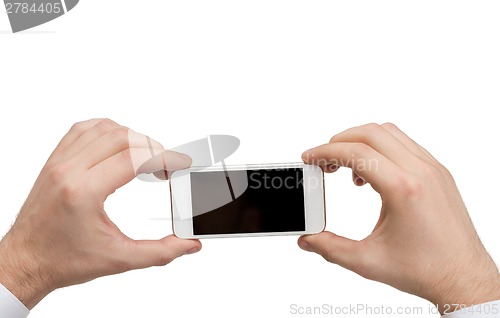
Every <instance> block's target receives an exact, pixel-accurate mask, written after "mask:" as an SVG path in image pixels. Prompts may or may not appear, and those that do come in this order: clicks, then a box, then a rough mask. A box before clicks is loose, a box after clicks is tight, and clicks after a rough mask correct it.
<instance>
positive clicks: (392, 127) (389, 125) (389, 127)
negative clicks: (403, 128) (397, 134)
mask: <svg viewBox="0 0 500 318" xmlns="http://www.w3.org/2000/svg"><path fill="white" fill-rule="evenodd" d="M381 126H382V128H385V129H387V130H396V129H399V128H398V126H396V125H395V124H393V123H391V122H386V123H383V124H382V125H381Z"/></svg>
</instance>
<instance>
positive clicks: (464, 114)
mask: <svg viewBox="0 0 500 318" xmlns="http://www.w3.org/2000/svg"><path fill="white" fill-rule="evenodd" d="M2 10H3V9H2ZM499 16H500V3H499V2H498V1H458V0H454V1H435V0H433V1H400V0H399V1H349V2H340V1H308V2H306V1H295V0H286V1H278V0H265V1H261V0H253V1H234V0H233V1H217V0H213V1H194V0H192V1H130V0H107V1H87V0H81V2H80V3H79V4H78V6H76V7H75V8H74V9H73V10H72V11H71V12H69V13H68V14H67V15H65V16H63V17H61V18H59V19H57V20H54V21H52V22H50V23H48V24H45V25H42V26H39V27H37V28H35V29H32V30H30V31H28V32H25V33H22V34H11V33H10V31H9V30H10V26H9V24H8V19H7V15H6V14H5V13H4V12H0V109H1V110H0V112H1V116H0V142H1V145H2V147H3V150H2V152H1V156H0V163H1V167H2V173H1V178H0V190H1V193H2V194H1V203H2V206H1V208H0V233H5V232H6V231H7V230H8V229H9V226H10V224H11V223H12V221H13V220H14V218H15V216H16V214H17V212H18V211H19V209H20V207H21V205H22V204H23V201H24V199H25V198H26V196H27V194H28V192H29V190H30V187H31V186H32V184H33V182H34V181H35V179H36V177H37V175H38V172H39V171H40V169H41V167H42V166H43V164H44V163H45V160H46V158H47V157H48V156H49V154H50V153H51V151H52V150H53V148H54V147H55V146H56V144H57V143H58V141H59V140H60V138H61V137H62V136H63V135H64V134H65V132H66V131H67V130H68V129H69V127H70V126H71V125H72V124H73V123H74V122H76V121H81V120H84V119H88V118H93V117H109V118H112V119H114V120H115V121H117V122H119V123H120V124H123V125H126V126H129V127H131V128H133V129H135V130H137V131H139V132H142V133H145V134H148V135H150V136H152V137H153V138H155V139H157V140H159V141H161V142H162V143H163V144H164V145H165V146H166V147H173V146H176V145H179V144H182V143H185V142H188V141H191V140H194V139H198V138H202V137H204V136H205V135H207V134H216V133H223V134H232V135H235V136H238V137H239V138H240V139H241V141H242V144H241V147H240V149H239V150H238V151H237V153H235V155H233V156H232V157H230V158H229V159H228V163H234V164H236V163H267V162H290V161H299V160H300V154H301V153H302V151H304V150H306V149H308V148H311V147H313V146H316V145H318V144H321V143H325V142H327V141H328V140H329V138H330V137H331V136H332V135H333V134H335V133H338V132H340V131H342V130H343V129H346V128H348V127H351V126H353V125H359V124H364V123H368V122H378V123H383V122H386V121H391V122H394V123H396V124H397V125H399V127H401V128H402V129H403V130H404V131H405V132H407V133H408V134H409V135H410V136H411V137H413V138H414V139H415V140H416V141H418V142H419V143H420V144H421V145H423V146H424V147H426V148H427V149H428V150H429V151H430V152H431V153H432V154H434V155H435V156H436V157H437V158H438V159H439V160H440V161H441V162H442V163H443V164H444V165H445V166H447V167H448V168H449V169H450V170H451V172H452V173H453V174H454V176H455V179H456V181H457V183H458V186H459V188H460V189H461V193H462V195H463V197H464V200H465V202H466V204H467V207H468V209H469V212H470V214H471V217H472V219H473V221H474V223H475V225H476V227H477V230H478V233H479V235H480V237H481V239H482V240H483V242H484V244H485V246H486V247H487V249H488V250H489V251H490V252H491V254H492V256H493V258H494V259H495V260H496V261H497V262H499V261H500V245H498V239H499V236H498V224H499V212H500V211H499V204H498V185H497V181H498V180H499V179H500V172H499V170H498V168H497V166H498V159H499V154H500V151H499V147H498V137H499V135H500V134H499V128H498V127H499V126H498V119H499V118H498V115H497V114H498V112H497V110H496V109H497V108H498V106H499V104H500V59H499V56H500V41H499V40H498V39H499V36H500V19H499V18H498V17H499ZM326 188H327V210H328V211H327V223H328V225H327V229H329V230H332V231H335V232H337V233H338V234H341V235H345V236H348V237H351V238H355V239H361V238H363V237H365V236H366V235H368V234H369V233H370V232H371V229H372V227H373V226H374V224H375V222H376V220H377V218H378V211H379V208H380V199H379V197H378V195H377V194H376V193H374V191H373V190H372V189H371V188H370V187H369V186H367V187H363V188H356V187H354V186H353V185H352V182H351V180H350V172H349V171H348V170H346V169H345V170H342V171H340V172H338V173H336V174H334V175H328V176H327V180H326ZM106 209H107V211H108V212H109V214H110V216H111V218H112V219H113V220H114V221H115V222H116V223H117V224H118V225H119V226H120V227H121V228H122V230H123V231H124V232H125V233H126V234H128V235H130V236H132V237H134V238H160V237H162V236H165V235H167V234H169V233H171V225H170V223H169V222H168V221H158V220H155V219H156V218H164V217H167V216H168V215H169V213H170V209H169V199H168V187H167V184H166V183H153V184H151V183H149V184H148V183H144V182H141V181H138V180H134V181H133V182H132V183H131V184H129V185H127V186H125V187H124V188H122V189H120V190H119V191H117V192H116V193H115V194H114V195H113V196H112V197H110V198H109V200H108V201H107V202H106ZM450 239H453V238H450ZM203 244H204V247H203V250H202V251H201V252H200V253H199V254H196V255H190V256H186V257H183V258H181V259H179V260H176V261H175V262H173V263H172V264H170V265H168V266H166V267H163V268H153V269H147V270H141V271H135V272H130V273H126V274H122V275H117V276H113V277H106V278H101V279H98V280H95V281H93V282H90V283H87V284H84V285H81V286H74V287H69V288H65V289H63V290H59V291H56V292H54V293H53V294H51V295H50V296H48V297H47V298H46V299H44V300H43V301H42V302H41V303H40V304H39V305H38V306H37V307H36V308H35V309H34V310H33V311H32V314H31V316H30V317H33V318H36V317H51V318H56V317H68V316H71V317H75V318H77V317H138V316H140V317H194V316H195V315H196V316H207V317H215V316H217V317H259V316H265V317H293V316H294V315H291V314H290V313H289V306H290V304H293V303H296V304H298V305H301V306H318V305H322V304H324V303H326V304H332V305H334V306H348V305H349V304H357V303H361V304H368V305H371V306H382V305H384V306H386V307H387V306H392V307H394V308H395V307H397V306H418V307H422V308H423V309H424V313H425V312H427V311H428V308H429V306H430V305H429V303H428V302H427V301H424V300H421V299H419V298H417V297H414V296H411V295H407V294H404V293H401V292H399V291H397V290H395V289H393V288H391V287H388V286H385V285H382V284H379V283H375V282H370V281H367V280H364V279H363V278H361V277H359V276H357V275H355V274H353V273H351V272H349V271H347V270H345V269H343V268H340V267H338V266H336V265H332V264H330V263H327V262H326V261H324V260H323V259H322V258H321V257H320V256H317V255H314V254H310V253H306V252H303V251H301V250H300V249H299V248H298V247H297V246H296V237H277V238H244V239H216V240H205V241H203ZM429 248H432V247H429ZM295 316H297V315H295ZM401 316H404V315H401ZM434 316H435V315H421V316H419V317H434ZM360 317H361V316H360ZM408 317H410V315H408Z"/></svg>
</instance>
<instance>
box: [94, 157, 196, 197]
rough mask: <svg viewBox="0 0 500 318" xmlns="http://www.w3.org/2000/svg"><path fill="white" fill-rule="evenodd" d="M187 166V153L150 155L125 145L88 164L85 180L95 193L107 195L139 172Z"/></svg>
mask: <svg viewBox="0 0 500 318" xmlns="http://www.w3.org/2000/svg"><path fill="white" fill-rule="evenodd" d="M190 165H191V158H190V157H189V156H187V155H185V154H181V153H178V152H175V151H170V150H165V151H163V152H161V153H159V154H156V155H154V156H152V155H151V152H150V149H147V148H129V149H126V150H123V151H121V152H119V153H117V154H115V155H113V156H111V157H109V158H108V159H106V160H104V161H102V162H101V163H99V164H97V165H95V166H94V167H92V168H91V169H90V170H89V173H90V181H89V182H90V183H92V185H91V186H92V187H93V189H95V190H96V191H97V193H100V194H102V195H103V196H104V197H107V196H108V195H110V194H112V193H113V192H114V191H115V190H116V189H118V188H120V187H122V186H124V185H125V184H127V183H128V182H130V181H132V180H133V179H134V178H135V177H136V176H137V175H138V174H140V173H153V172H157V171H170V172H171V171H176V170H180V169H185V168H188V167H189V166H190Z"/></svg>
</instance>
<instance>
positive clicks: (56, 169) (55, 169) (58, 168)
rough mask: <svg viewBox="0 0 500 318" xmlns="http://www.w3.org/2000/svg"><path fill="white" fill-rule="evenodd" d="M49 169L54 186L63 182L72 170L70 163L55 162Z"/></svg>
mask: <svg viewBox="0 0 500 318" xmlns="http://www.w3.org/2000/svg"><path fill="white" fill-rule="evenodd" d="M48 169H49V179H50V182H51V184H52V185H53V186H54V185H58V184H61V183H63V182H64V181H65V179H66V178H67V176H68V173H69V171H70V170H71V169H70V167H69V165H67V164H65V163H59V164H54V165H52V166H50V167H48Z"/></svg>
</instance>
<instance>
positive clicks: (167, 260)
mask: <svg viewBox="0 0 500 318" xmlns="http://www.w3.org/2000/svg"><path fill="white" fill-rule="evenodd" d="M172 261H173V257H171V256H167V255H162V256H160V258H159V259H158V262H157V264H156V265H157V266H165V265H167V264H170V262H172Z"/></svg>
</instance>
